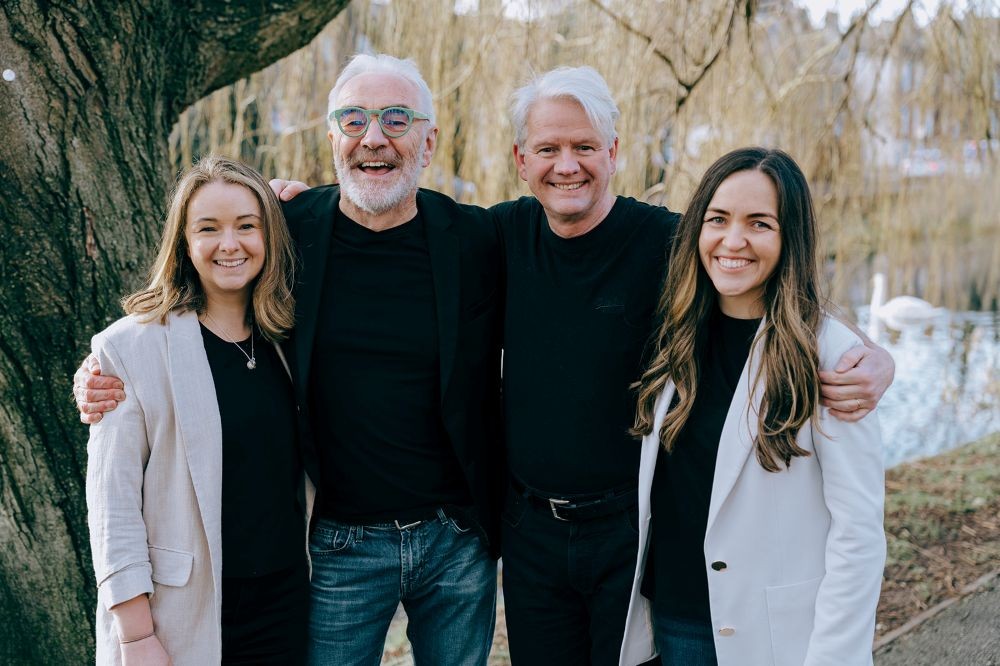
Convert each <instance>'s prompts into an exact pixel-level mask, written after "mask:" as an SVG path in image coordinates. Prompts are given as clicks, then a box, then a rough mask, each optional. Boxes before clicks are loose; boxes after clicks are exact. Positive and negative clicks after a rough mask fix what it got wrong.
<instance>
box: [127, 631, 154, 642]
mask: <svg viewBox="0 0 1000 666" xmlns="http://www.w3.org/2000/svg"><path fill="white" fill-rule="evenodd" d="M154 634H156V632H155V631H151V632H149V633H148V634H146V635H145V636H139V638H130V639H129V640H127V641H122V640H120V641H118V644H119V645H127V644H129V643H138V642H139V641H144V640H146V639H147V638H149V637H151V636H153V635H154Z"/></svg>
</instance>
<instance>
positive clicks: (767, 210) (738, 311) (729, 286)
mask: <svg viewBox="0 0 1000 666" xmlns="http://www.w3.org/2000/svg"><path fill="white" fill-rule="evenodd" d="M698 254H699V255H700V256H701V263H702V266H704V267H705V271H706V272H707V273H708V277H709V279H711V281H712V284H713V285H714V286H715V289H716V291H717V292H718V293H719V307H720V309H721V310H722V312H723V313H725V314H726V315H729V316H730V317H735V318H737V319H753V318H756V317H761V316H763V314H764V301H763V295H764V284H765V283H766V282H767V279H768V278H769V277H771V274H772V273H774V270H775V268H777V266H778V261H779V259H780V258H781V230H780V227H779V225H778V192H777V190H776V189H775V187H774V183H773V182H772V181H771V179H770V178H769V177H768V176H766V175H765V174H763V173H761V172H760V171H756V170H753V171H737V172H736V173H734V174H732V175H731V176H729V177H728V178H726V179H725V180H724V181H722V183H721V184H720V185H719V187H718V188H717V189H716V190H715V194H714V195H713V196H712V200H711V201H710V202H709V204H708V209H707V210H706V211H705V218H704V221H703V222H702V226H701V234H700V236H699V238H698Z"/></svg>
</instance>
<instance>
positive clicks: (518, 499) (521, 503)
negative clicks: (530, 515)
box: [500, 488, 528, 527]
mask: <svg viewBox="0 0 1000 666" xmlns="http://www.w3.org/2000/svg"><path fill="white" fill-rule="evenodd" d="M527 508H528V501H527V500H526V499H525V498H524V497H522V496H521V495H520V494H518V493H516V492H514V489H513V488H509V489H508V490H507V498H506V499H505V500H504V505H503V513H502V514H501V516H500V517H501V518H502V519H503V522H505V523H507V524H508V525H510V526H511V527H517V526H518V525H519V524H520V523H521V519H522V518H524V512H525V510H527Z"/></svg>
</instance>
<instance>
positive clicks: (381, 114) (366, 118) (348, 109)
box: [330, 106, 430, 139]
mask: <svg viewBox="0 0 1000 666" xmlns="http://www.w3.org/2000/svg"><path fill="white" fill-rule="evenodd" d="M372 116H375V117H376V118H378V124H379V127H381V128H382V134H385V135H386V136H388V137H392V138H393V139H398V138H399V137H401V136H403V135H404V134H406V133H407V132H409V131H410V128H411V127H413V121H414V120H430V116H428V115H427V114H425V113H420V112H419V111H414V110H413V109H407V108H405V107H402V106H390V107H387V108H385V109H362V108H361V107H360V106H345V107H344V108H342V109H334V110H333V111H332V112H331V113H330V119H331V120H332V119H334V118H336V120H337V127H339V128H340V131H341V132H343V133H344V135H345V136H349V137H352V138H357V137H359V136H364V135H365V132H367V131H368V125H369V124H371V121H372Z"/></svg>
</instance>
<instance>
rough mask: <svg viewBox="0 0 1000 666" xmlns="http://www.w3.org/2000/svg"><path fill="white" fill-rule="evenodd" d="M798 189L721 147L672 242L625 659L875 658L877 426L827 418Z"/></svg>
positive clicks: (642, 430)
mask: <svg viewBox="0 0 1000 666" xmlns="http://www.w3.org/2000/svg"><path fill="white" fill-rule="evenodd" d="M817 281H818V278H817V269H816V223H815V219H814V213H813V208H812V200H811V196H810V194H809V188H808V185H807V183H806V180H805V177H804V176H803V175H802V172H801V170H800V169H799V168H798V166H797V165H796V164H795V162H794V161H793V160H792V159H791V158H790V157H789V156H788V155H786V154H785V153H783V152H781V151H777V150H767V149H762V148H746V149H741V150H737V151H734V152H732V153H729V154H728V155H725V156H724V157H722V158H721V159H719V160H718V161H717V162H716V163H715V164H714V165H712V167H710V168H709V170H708V171H707V172H706V174H705V176H704V178H703V179H702V181H701V183H700V185H699V186H698V188H697V190H696V191H695V194H694V196H693V199H692V202H691V205H690V206H689V208H688V211H687V213H686V214H685V215H684V217H683V220H682V222H681V224H680V227H679V229H678V235H677V238H676V240H675V241H674V249H673V254H672V257H671V262H670V271H669V276H668V278H667V283H666V285H665V288H664V292H663V296H662V299H661V305H660V312H661V315H662V316H663V318H664V321H663V324H662V327H661V328H660V330H659V332H658V337H657V341H656V347H655V353H654V355H653V359H652V361H651V363H650V366H649V369H648V370H647V371H646V372H645V373H644V375H643V376H642V378H641V380H640V382H639V408H638V414H637V417H636V426H635V432H636V433H637V434H639V435H641V436H642V454H641V462H640V472H639V526H640V533H639V545H640V547H639V556H638V561H637V563H636V569H635V578H634V582H633V586H632V598H631V602H630V605H629V612H628V619H627V625H626V632H625V639H624V642H623V645H622V651H621V664H628V665H631V664H639V663H642V662H644V661H646V660H648V659H650V658H652V657H653V656H654V655H656V654H657V653H659V654H660V658H661V660H662V663H663V664H664V665H665V666H669V665H671V664H684V665H685V666H704V665H710V664H717V663H718V664H722V665H723V666H736V665H739V666H764V665H767V664H775V665H782V666H784V665H788V666H790V665H793V664H794V665H801V664H810V665H818V664H830V665H833V664H836V665H837V666H844V665H853V664H871V663H872V655H871V647H872V638H873V635H874V629H875V607H876V605H877V602H878V597H879V589H880V584H881V578H882V567H883V565H884V559H885V539H884V536H883V532H882V512H883V508H882V505H883V469H882V458H881V456H882V453H881V440H880V435H879V427H878V422H877V417H876V416H875V415H874V414H871V415H869V416H867V417H865V418H864V419H862V420H860V421H858V422H856V423H847V422H844V421H839V420H837V419H834V418H830V417H829V416H828V414H827V410H826V409H823V408H821V407H820V404H819V384H820V382H819V375H818V373H819V371H820V370H827V369H831V368H832V367H833V366H834V365H835V364H836V362H837V359H838V358H839V357H840V355H841V354H842V353H843V352H844V351H845V350H847V349H848V348H850V347H851V346H853V345H855V344H857V343H858V338H857V336H856V335H855V334H854V333H852V332H851V331H850V330H849V329H848V328H847V327H845V326H844V325H843V324H841V323H840V322H838V321H836V320H834V319H832V318H831V317H829V316H828V315H826V314H824V312H823V311H822V309H821V306H820V298H819V296H818V288H817Z"/></svg>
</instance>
